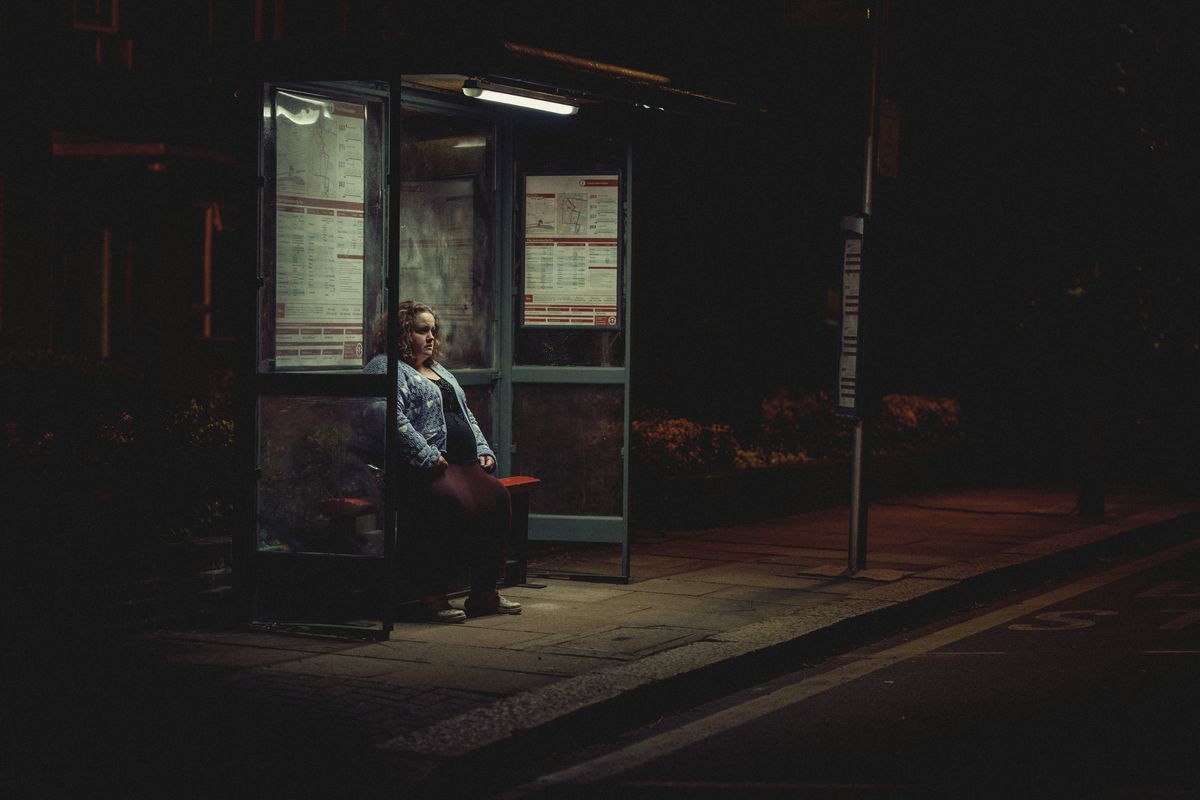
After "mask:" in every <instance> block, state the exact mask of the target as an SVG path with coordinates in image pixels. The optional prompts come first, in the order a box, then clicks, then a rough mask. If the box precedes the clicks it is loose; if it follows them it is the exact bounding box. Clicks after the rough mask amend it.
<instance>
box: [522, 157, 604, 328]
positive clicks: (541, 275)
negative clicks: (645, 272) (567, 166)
mask: <svg viewBox="0 0 1200 800" xmlns="http://www.w3.org/2000/svg"><path fill="white" fill-rule="evenodd" d="M620 209H621V202H620V176H619V175H526V176H525V241H524V255H525V273H524V281H523V286H522V298H523V303H522V318H521V321H522V325H524V326H525V327H556V328H615V327H617V301H618V299H619V295H618V291H619V286H620V281H619V277H618V276H619V274H620V270H619V269H618V262H619V259H618V255H619V253H620V243H619V228H620V225H619V222H620V218H621V214H620Z"/></svg>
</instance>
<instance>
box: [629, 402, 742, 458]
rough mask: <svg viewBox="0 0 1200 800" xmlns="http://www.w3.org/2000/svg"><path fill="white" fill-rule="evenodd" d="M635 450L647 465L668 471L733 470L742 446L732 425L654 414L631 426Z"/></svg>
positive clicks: (632, 445) (635, 454)
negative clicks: (735, 435) (705, 422)
mask: <svg viewBox="0 0 1200 800" xmlns="http://www.w3.org/2000/svg"><path fill="white" fill-rule="evenodd" d="M630 438H631V439H632V441H631V443H630V444H631V450H632V452H633V455H634V458H635V459H637V460H638V462H639V463H640V464H642V465H643V466H646V467H649V468H651V469H656V470H661V471H664V472H702V471H711V470H723V469H733V468H734V467H735V466H736V463H737V459H738V451H739V445H738V442H737V439H735V438H734V435H733V429H732V428H730V427H729V426H728V425H701V424H700V423H697V422H693V421H692V420H690V419H684V418H681V417H668V416H666V415H665V414H662V413H652V414H650V415H649V417H648V418H647V419H641V420H634V421H633V423H632V424H631V426H630Z"/></svg>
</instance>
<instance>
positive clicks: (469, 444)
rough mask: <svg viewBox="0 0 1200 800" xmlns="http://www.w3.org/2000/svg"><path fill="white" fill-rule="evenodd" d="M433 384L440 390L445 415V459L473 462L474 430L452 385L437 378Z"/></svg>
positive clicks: (476, 458) (458, 462)
mask: <svg viewBox="0 0 1200 800" xmlns="http://www.w3.org/2000/svg"><path fill="white" fill-rule="evenodd" d="M433 385H434V386H436V387H438V388H439V389H441V390H442V413H443V414H445V416H446V460H447V461H449V462H450V463H451V464H474V463H476V462H477V461H478V460H479V459H478V456H477V455H476V447H475V431H473V430H471V423H469V422H467V415H466V414H465V413H464V412H463V408H462V406H461V405H460V404H459V402H458V395H457V394H455V392H454V387H453V386H451V385H450V384H449V383H447V382H446V381H444V380H442V379H441V378H438V379H437V380H435V381H433Z"/></svg>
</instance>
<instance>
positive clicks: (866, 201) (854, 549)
mask: <svg viewBox="0 0 1200 800" xmlns="http://www.w3.org/2000/svg"><path fill="white" fill-rule="evenodd" d="M884 6H886V0H884V2H881V3H880V4H879V6H877V7H876V6H873V7H872V8H871V9H870V10H869V14H870V20H869V21H870V25H871V77H870V88H869V90H868V93H867V94H868V99H867V136H866V146H865V148H864V149H865V153H864V159H863V161H864V163H863V201H862V218H863V220H864V221H865V220H868V219H870V218H871V204H872V199H873V191H874V177H875V118H876V115H877V113H878V108H877V103H878V101H877V99H876V95H877V91H878V84H879V58H880V33H881V28H882V25H883V19H882V15H883V7H884ZM864 233H865V232H864ZM864 238H865V236H864ZM866 250H867V247H866V245H865V243H864V246H863V251H864V254H863V259H864V261H865V260H866V255H865V251H866ZM860 314H861V306H860ZM861 324H862V323H861V319H860V322H859V325H860V326H861ZM861 335H862V332H861V328H860V330H859V343H860V349H859V351H858V358H859V361H858V365H859V370H860V380H858V381H856V385H857V388H858V392H859V394H860V396H859V397H858V398H857V400H856V402H855V406H856V408H857V412H858V413H856V414H855V415H854V446H853V452H852V463H851V476H850V546H849V554H848V561H849V564H848V567H849V571H850V572H857V571H858V570H861V569H865V568H866V566H867V499H866V497H865V492H864V491H863V475H864V471H865V468H866V464H865V461H866V457H867V452H868V451H867V441H866V439H867V435H866V425H865V423H864V420H863V414H864V408H863V405H864V404H863V402H862V397H861V394H862V392H863V388H864V387H863V382H862V381H861V369H862V361H861V358H862V351H861Z"/></svg>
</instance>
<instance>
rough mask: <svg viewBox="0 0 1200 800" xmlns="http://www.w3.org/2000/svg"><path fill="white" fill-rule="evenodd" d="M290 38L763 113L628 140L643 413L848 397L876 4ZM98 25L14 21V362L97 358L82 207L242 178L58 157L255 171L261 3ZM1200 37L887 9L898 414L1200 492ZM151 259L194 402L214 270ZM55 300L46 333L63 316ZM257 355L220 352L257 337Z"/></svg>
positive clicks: (167, 254) (169, 361) (1138, 27)
mask: <svg viewBox="0 0 1200 800" xmlns="http://www.w3.org/2000/svg"><path fill="white" fill-rule="evenodd" d="M84 5H85V6H87V5H88V4H87V3H84ZM261 7H262V9H264V12H263V13H264V15H265V16H264V18H263V20H264V21H263V24H264V25H265V26H266V28H267V29H270V28H271V26H273V25H275V21H276V20H275V17H274V16H273V15H275V14H282V15H283V17H282V20H283V22H282V23H281V24H282V28H281V29H282V30H283V31H284V32H285V37H284V38H285V40H286V42H287V43H289V45H291V46H294V47H296V48H300V49H304V48H305V47H306V46H308V48H309V49H310V50H312V51H314V52H319V51H320V50H321V48H322V46H323V45H324V44H327V43H328V42H330V41H333V40H335V39H338V37H339V36H344V37H346V40H349V41H355V40H356V37H357V39H360V40H362V41H364V42H365V41H370V42H371V43H372V47H380V46H383V47H385V48H394V49H395V50H396V51H397V52H408V51H413V52H417V53H428V52H430V51H434V52H436V51H438V50H439V49H440V50H442V51H444V52H443V55H442V58H443V59H445V60H449V61H461V60H467V61H469V56H470V54H471V53H472V52H473V51H474V50H475V49H478V50H483V49H486V48H487V47H491V46H493V45H494V44H495V42H496V41H498V40H501V39H509V40H512V41H517V42H521V43H527V44H529V45H533V46H537V47H544V48H547V49H552V50H558V51H562V52H566V53H571V54H574V55H579V56H584V57H590V58H595V59H598V60H602V61H605V62H609V63H615V64H620V65H622V66H628V67H632V68H636V69H642V70H649V71H653V72H659V73H662V74H665V75H668V76H670V77H671V78H672V80H673V82H674V84H675V85H677V86H682V87H686V88H689V89H693V90H695V91H699V92H705V93H709V94H711V95H714V96H718V97H723V98H728V99H731V100H734V101H736V102H737V103H738V105H739V108H740V109H741V110H740V111H739V112H738V113H736V114H726V113H720V112H716V111H714V112H712V113H707V112H692V113H687V114H683V113H674V112H666V113H662V114H658V115H655V114H648V115H643V116H640V117H638V118H637V120H636V122H635V123H634V124H633V125H632V127H631V131H632V133H631V135H632V136H633V138H634V140H635V146H636V158H637V175H636V180H635V195H634V207H635V212H634V213H635V217H634V222H635V229H636V238H635V250H634V261H635V268H634V269H635V271H634V276H635V277H634V281H635V296H634V303H633V309H632V310H633V325H634V337H635V356H634V362H633V363H634V400H635V403H636V404H637V407H638V409H639V413H643V412H646V413H648V412H649V411H652V410H654V409H662V410H665V411H666V412H668V413H670V414H674V415H682V416H688V417H692V418H695V419H698V420H700V421H705V422H725V423H729V424H732V425H734V426H735V428H738V429H739V430H740V429H747V430H749V429H751V428H753V426H754V425H755V424H756V419H757V414H758V407H759V403H760V401H761V400H762V398H763V397H764V396H766V395H767V394H769V393H770V392H771V391H773V390H774V388H775V387H777V386H780V385H786V386H789V387H792V388H793V389H794V390H795V391H797V392H808V393H815V392H820V391H826V392H832V390H833V387H834V382H835V378H836V367H837V363H836V360H837V328H836V324H837V320H836V317H837V297H836V291H837V288H838V286H839V283H840V275H839V267H840V238H839V222H840V220H841V219H842V217H844V216H846V215H848V214H852V213H855V212H857V211H858V210H860V207H861V203H862V180H863V167H864V164H863V136H864V132H865V128H866V123H867V96H868V91H867V89H868V67H869V64H870V44H871V42H870V28H869V27H868V26H867V25H866V24H864V22H863V21H862V18H861V16H862V15H861V13H859V12H860V9H861V4H858V3H853V2H837V0H772V1H770V2H768V1H765V0H764V1H763V2H740V3H732V2H715V1H714V0H709V2H678V0H668V1H667V2H655V3H647V2H639V3H634V2H610V3H605V4H596V5H588V4H573V5H563V4H561V3H546V2H520V3H517V2H513V3H451V4H432V3H429V4H425V3H415V2H382V1H381V2H370V1H369V0H364V2H361V3H357V2H351V3H338V2H327V3H310V2H298V1H297V0H289V1H288V2H286V3H283V4H282V5H281V4H279V3H275V2H264V3H262V4H261ZM72 8H73V6H72V4H71V3H69V2H64V1H62V0H59V2H52V3H33V2H30V3H9V4H5V8H4V10H3V12H2V13H3V22H4V35H5V44H6V48H5V52H6V56H7V57H8V58H9V59H10V62H11V63H10V65H11V67H12V69H11V70H9V72H8V74H9V75H10V76H15V75H18V74H19V75H21V76H22V78H21V79H19V80H13V79H10V80H9V81H8V82H7V86H6V88H5V91H6V107H7V108H9V109H20V111H19V113H10V114H7V115H6V120H5V122H4V126H5V127H4V131H5V139H6V143H7V144H6V152H5V162H4V284H3V286H4V290H3V291H4V297H3V303H4V317H3V323H2V325H0V336H2V339H0V341H2V344H3V347H4V348H5V350H6V352H10V353H11V352H17V351H21V350H25V349H28V348H29V347H30V346H46V345H49V346H50V347H51V348H52V349H53V350H55V351H56V352H60V353H73V352H78V353H83V354H86V353H87V351H88V349H89V348H90V347H93V346H94V342H91V341H89V337H88V336H87V334H86V331H87V330H89V329H90V321H89V320H87V319H86V317H84V316H82V315H81V314H80V313H76V312H75V309H76V307H78V308H83V307H85V306H86V303H85V302H84V299H86V298H87V297H88V296H89V294H88V293H89V292H90V291H92V287H90V286H89V285H88V284H87V283H86V281H84V280H82V279H79V278H76V277H73V276H74V275H75V273H74V272H73V271H72V270H74V269H76V268H77V267H78V264H77V263H75V262H77V261H78V259H79V256H78V255H77V254H75V253H74V251H73V250H72V247H71V245H70V242H71V237H72V236H73V235H75V233H76V232H75V231H73V230H72V228H71V222H72V216H71V213H70V212H69V209H70V208H71V206H72V204H76V203H79V204H84V203H85V199H86V201H87V202H90V203H91V205H92V207H94V206H95V205H96V202H95V201H96V199H97V198H100V200H101V201H102V203H101V205H102V206H103V208H104V211H103V213H104V214H106V215H109V216H110V217H111V218H113V219H114V220H118V221H119V220H121V219H125V220H126V221H127V224H138V225H141V226H142V228H143V229H149V230H157V229H161V230H163V231H169V230H172V229H174V228H177V227H178V226H177V225H175V224H174V223H173V221H172V219H171V217H170V215H171V214H172V213H174V212H172V211H171V209H170V208H168V207H167V203H166V202H165V201H164V200H162V198H166V197H170V196H177V195H178V193H179V192H181V191H182V192H186V191H190V192H192V194H193V195H194V196H195V197H196V198H203V197H215V196H219V195H220V194H221V193H222V192H224V191H226V189H227V188H228V187H230V186H232V185H234V184H235V183H236V182H237V181H238V180H240V179H241V178H242V177H244V173H245V171H244V170H241V169H240V168H239V166H238V165H237V164H236V163H233V164H225V163H207V162H204V161H187V160H185V159H181V160H180V161H179V163H178V164H175V163H172V164H171V167H172V168H171V169H170V170H168V171H167V172H164V173H147V172H145V170H144V169H143V167H144V164H141V163H138V164H136V165H134V166H133V167H132V168H131V167H129V165H128V164H124V163H117V162H115V161H109V162H105V163H103V164H99V165H97V164H96V163H95V162H91V163H90V164H88V165H87V166H86V167H83V166H81V164H82V162H74V161H73V162H70V163H69V164H68V163H66V161H65V160H62V159H58V160H54V159H52V158H51V157H50V154H49V152H48V147H47V143H48V140H49V139H50V138H51V136H52V135H54V134H55V133H56V132H57V133H58V134H59V135H61V134H63V133H64V132H65V133H66V134H68V135H71V136H76V137H112V138H114V139H120V140H124V141H162V142H169V143H171V144H173V145H178V146H195V147H202V148H210V149H212V150H215V151H222V152H232V153H237V152H239V151H240V147H241V145H239V143H238V141H237V134H236V131H237V128H236V127H235V126H232V125H230V124H228V117H227V116H225V111H226V107H225V105H223V104H224V103H226V102H227V100H228V98H227V96H226V95H225V94H223V92H224V91H225V89H226V88H227V87H225V86H224V85H223V84H222V79H223V77H228V76H227V75H224V76H223V75H222V69H223V66H222V65H223V64H224V65H226V66H227V64H228V61H229V59H228V58H227V56H228V55H229V54H231V53H243V52H244V53H252V52H253V51H254V50H255V47H256V42H255V41H254V37H253V35H252V31H253V29H254V15H255V9H256V5H255V4H254V3H248V2H247V3H241V2H233V1H232V0H227V1H226V2H220V0H215V2H214V3H212V4H206V3H202V2H194V3H188V2H183V3H171V4H162V3H148V2H146V3H141V2H133V0H129V1H128V2H125V3H122V4H121V10H122V18H123V23H122V26H123V27H122V30H121V31H120V32H119V33H118V34H116V35H112V36H108V35H101V36H96V35H93V34H90V33H86V32H80V31H77V30H73V29H72V28H71V14H72ZM210 9H215V10H216V12H218V13H216V15H215V16H214V17H213V19H215V20H216V26H217V27H216V29H215V31H214V32H213V34H212V36H211V37H210V36H209V34H208V11H209V10H210ZM1197 21H1198V14H1197V12H1196V11H1195V10H1193V8H1192V6H1191V5H1190V4H1186V3H1175V2H1132V0H1112V2H1062V3H1034V2H1025V3H1020V2H1018V3H1003V4H999V3H992V4H963V3H951V2H939V1H935V2H905V1H904V0H896V1H895V2H892V3H891V4H890V5H889V7H888V13H887V15H886V24H885V25H884V28H883V37H882V49H881V63H880V72H879V94H880V98H881V99H886V100H890V101H893V102H895V103H896V105H897V107H898V109H899V114H900V139H899V162H898V163H899V172H898V175H897V176H896V177H881V178H880V179H879V180H878V182H877V185H876V193H875V198H874V208H873V212H874V213H873V217H872V220H871V225H870V232H869V234H868V245H867V247H868V253H869V258H870V260H869V265H868V266H869V272H868V273H867V275H866V284H865V286H866V291H867V297H866V302H867V306H866V313H865V315H864V324H865V326H866V337H867V338H866V342H865V355H864V364H865V369H866V370H867V377H868V378H869V381H870V383H869V386H870V387H871V388H872V390H873V393H874V394H883V393H917V394H934V395H945V396H952V397H955V398H956V399H958V400H959V401H960V402H961V403H962V405H963V410H964V415H965V416H966V417H967V418H968V419H969V420H970V422H971V424H972V425H973V426H974V429H975V430H976V431H978V432H979V433H980V434H981V435H982V437H983V439H982V441H984V442H987V443H988V444H987V445H986V446H989V447H995V448H997V449H998V452H999V450H1000V449H1004V448H1005V447H1007V448H1008V449H1009V450H1012V451H1014V452H1015V453H1017V457H1028V452H1029V451H1027V450H1026V448H1027V447H1030V446H1032V447H1036V448H1040V449H1042V450H1045V451H1047V452H1053V453H1055V454H1057V455H1058V456H1061V457H1062V458H1063V459H1064V460H1066V461H1070V459H1072V458H1074V457H1075V454H1076V453H1077V451H1078V450H1079V447H1080V444H1079V443H1080V441H1081V437H1082V435H1083V434H1082V431H1083V430H1085V429H1086V428H1087V426H1088V420H1092V421H1095V420H1100V421H1102V422H1103V427H1104V430H1105V431H1106V433H1107V436H1106V438H1105V442H1106V444H1105V448H1106V450H1107V451H1108V452H1109V453H1110V454H1112V457H1113V458H1114V460H1115V461H1116V462H1118V463H1126V464H1127V465H1133V464H1134V462H1136V469H1137V470H1142V469H1148V468H1150V467H1151V466H1153V467H1154V468H1155V472H1156V473H1161V474H1163V475H1166V476H1170V475H1172V474H1176V473H1178V472H1179V471H1180V470H1181V469H1186V468H1187V466H1188V465H1189V464H1191V463H1193V462H1194V461H1195V459H1194V458H1192V455H1193V453H1194V450H1195V447H1196V444H1197V422H1196V420H1195V413H1194V411H1195V409H1196V408H1197V405H1198V401H1200V393H1198V388H1197V384H1198V379H1197V375H1198V372H1200V334H1198V326H1200V322H1198V320H1200V297H1198V294H1200V290H1198V288H1197V286H1198V283H1200V281H1197V279H1196V267H1197V255H1198V249H1200V248H1198V246H1197V238H1196V235H1195V233H1194V223H1193V219H1194V216H1195V211H1196V206H1197V203H1196V191H1195V186H1196V179H1197V177H1198V172H1200V170H1198V169H1197V165H1198V163H1200V159H1198V153H1200V148H1198V146H1197V140H1196V133H1195V128H1194V126H1193V125H1192V124H1191V119H1192V117H1193V116H1194V115H1193V114H1192V113H1191V112H1192V105H1193V104H1194V101H1195V96H1194V95H1195V93H1194V87H1195V85H1196V83H1195V78H1196V77H1197V69H1196V67H1197V63H1196V62H1197V55H1196V48H1195V46H1194V36H1195V31H1196V30H1197V27H1196V24H1197ZM443 40H444V41H445V42H446V44H444V45H443V44H442V42H443ZM126 41H129V42H132V46H133V48H134V49H133V52H134V53H135V55H134V56H133V58H132V60H131V61H132V66H127V65H125V64H123V62H122V59H123V55H122V52H123V51H122V47H124V46H126V45H125V44H123V43H124V42H126ZM380 43H382V45H381V44H380ZM431 43H433V45H434V46H432V47H431V46H430V44H431ZM422 57H426V56H422ZM436 60H437V59H436V58H432V57H430V62H431V63H428V64H425V65H423V68H427V69H429V70H434V69H437V68H438V67H440V66H441V64H439V63H432V62H434V61H436ZM52 162H53V163H52ZM81 198H82V199H81ZM228 222H229V224H230V225H231V226H237V225H239V224H241V225H244V224H249V223H250V222H252V220H249V219H248V218H246V217H242V218H241V219H238V218H237V215H236V214H234V215H232V217H231V219H230V220H229V221H228ZM145 247H146V250H144V251H143V252H142V253H140V254H139V255H140V257H141V258H143V259H145V258H146V253H147V252H148V253H149V254H150V255H149V258H150V259H151V260H152V261H153V262H154V263H155V264H156V267H158V268H156V269H155V270H153V271H152V274H151V275H149V276H148V277H147V278H146V281H145V282H143V283H142V284H141V287H142V288H140V289H139V290H138V291H139V292H141V293H143V294H144V295H145V298H147V299H159V300H163V301H164V302H158V303H148V304H146V305H147V307H154V308H156V311H155V312H154V313H153V314H149V315H147V314H142V315H139V316H138V318H137V319H134V320H130V321H129V322H128V324H127V325H126V326H125V327H124V328H123V329H121V330H124V331H126V333H125V334H124V335H126V336H127V338H128V344H129V346H128V347H127V348H126V350H125V352H126V354H127V355H128V357H129V358H131V359H133V360H135V361H137V362H139V363H141V364H143V365H146V364H150V365H153V369H154V370H155V371H157V372H160V373H164V374H166V373H170V372H171V371H173V370H176V369H181V368H182V367H183V366H184V365H185V362H191V361H194V360H195V359H192V358H191V357H190V355H185V356H184V357H180V356H179V354H180V353H184V354H190V353H192V352H193V351H194V349H195V348H194V343H193V339H194V337H195V330H196V326H197V325H198V322H197V318H196V316H195V310H194V309H193V308H192V307H191V301H190V300H189V298H192V297H195V295H196V293H197V291H198V290H197V288H196V286H195V285H194V284H195V283H196V282H197V280H198V278H196V277H195V276H196V274H197V270H196V269H195V264H193V263H190V262H191V261H195V260H196V256H195V255H194V254H196V253H197V252H198V249H199V248H198V242H186V241H180V240H179V237H177V236H172V235H170V234H168V233H163V234H162V236H161V238H160V239H159V240H154V238H153V236H151V238H150V240H149V244H148V245H146V246H145ZM72 259H75V262H73V261H72ZM47 265H49V266H47ZM80 274H82V273H80ZM239 286H240V284H239V283H238V282H237V277H236V275H224V276H222V275H218V291H219V292H222V293H223V295H222V296H221V297H220V298H219V300H220V301H221V307H222V308H225V309H228V308H229V307H230V306H231V305H235V304H236V303H238V302H242V301H243V300H244V298H243V297H242V295H241V294H240V291H241V290H240V289H239V288H238V287H239ZM44 298H51V306H52V308H51V310H50V313H49V314H46V313H44V312H43V311H42V308H43V306H41V305H39V302H34V301H40V299H44ZM131 307H138V304H137V302H136V298H135V302H134V303H133V304H132V306H131ZM226 313H227V312H226ZM234 324H235V323H234V317H233V316H232V315H228V316H226V317H224V318H222V319H219V320H218V327H220V328H222V330H223V332H224V333H226V334H228V335H229V336H233V335H234V334H238V333H239V332H238V331H236V330H235V329H234ZM119 335H120V334H119ZM218 338H219V337H218ZM223 348H224V345H222V344H221V343H219V342H218V343H215V344H213V343H210V345H206V346H205V348H203V352H202V353H201V354H200V360H202V361H204V360H211V361H213V362H214V363H216V364H218V365H219V364H220V363H222V362H223V361H225V360H228V359H230V358H232V356H231V353H232V349H231V348H232V346H231V347H229V348H225V349H223ZM1022 454H1025V455H1024V456H1022ZM1135 454H1136V455H1137V458H1135V457H1134V456H1135Z"/></svg>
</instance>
